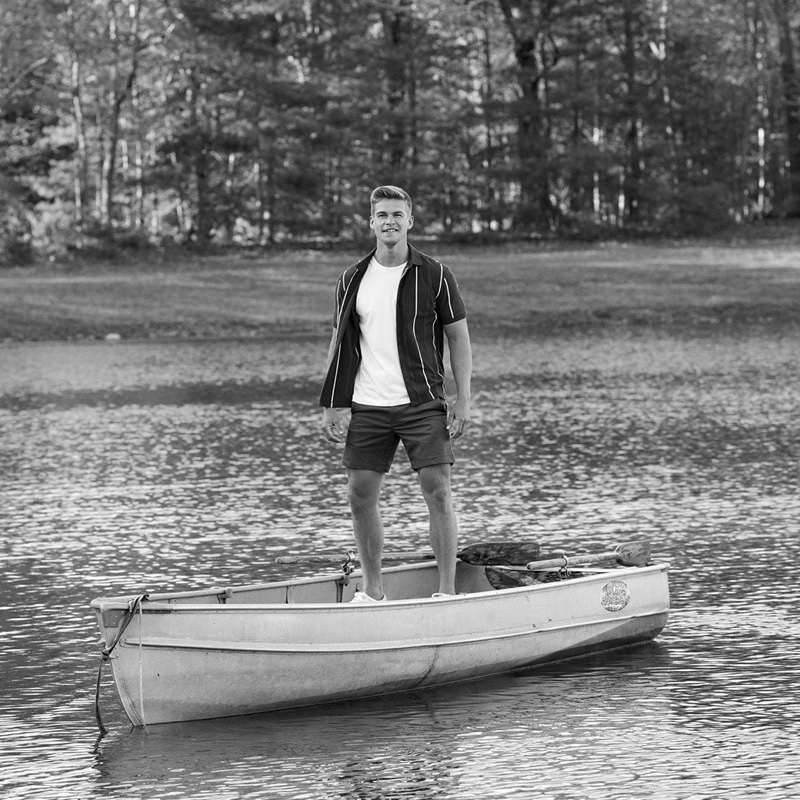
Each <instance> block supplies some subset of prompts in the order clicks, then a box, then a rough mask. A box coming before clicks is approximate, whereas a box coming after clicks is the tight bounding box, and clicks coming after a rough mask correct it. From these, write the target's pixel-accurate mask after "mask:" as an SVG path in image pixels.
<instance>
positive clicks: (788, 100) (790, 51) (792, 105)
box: [772, 0, 800, 217]
mask: <svg viewBox="0 0 800 800" xmlns="http://www.w3.org/2000/svg"><path fill="white" fill-rule="evenodd" d="M793 5H794V3H793V2H792V0H772V7H773V10H774V12H775V18H776V21H777V25H778V42H779V46H780V57H781V79H782V84H783V112H784V117H785V119H786V156H787V162H788V165H787V170H788V195H787V198H786V203H785V207H784V213H785V214H786V216H787V217H800V76H798V73H797V63H796V58H795V43H794V32H793V31H792V24H791V13H792V11H793Z"/></svg>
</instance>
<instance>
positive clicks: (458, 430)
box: [447, 398, 469, 439]
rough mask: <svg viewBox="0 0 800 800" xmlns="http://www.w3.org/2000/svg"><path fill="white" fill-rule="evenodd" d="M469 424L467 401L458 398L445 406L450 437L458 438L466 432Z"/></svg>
mask: <svg viewBox="0 0 800 800" xmlns="http://www.w3.org/2000/svg"><path fill="white" fill-rule="evenodd" d="M468 425H469V401H468V400H461V399H460V398H459V399H458V400H456V401H455V403H453V404H452V405H450V406H448V407H447V430H448V431H450V438H451V439H458V438H459V437H460V436H463V435H464V434H465V433H466V432H467V426H468Z"/></svg>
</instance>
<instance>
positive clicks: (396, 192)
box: [369, 186, 413, 217]
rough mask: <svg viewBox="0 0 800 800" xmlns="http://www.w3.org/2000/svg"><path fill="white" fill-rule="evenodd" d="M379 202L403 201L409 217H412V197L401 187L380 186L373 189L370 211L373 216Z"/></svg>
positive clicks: (370, 198)
mask: <svg viewBox="0 0 800 800" xmlns="http://www.w3.org/2000/svg"><path fill="white" fill-rule="evenodd" d="M379 200H403V201H404V202H405V204H406V207H407V208H408V215H409V217H410V216H411V212H412V210H413V206H412V203H411V195H410V194H409V193H408V192H407V191H406V190H405V189H401V188H400V187H399V186H379V187H378V188H377V189H373V191H372V194H371V195H370V197H369V210H370V213H371V214H374V213H375V204H376V203H377V202H378V201H379Z"/></svg>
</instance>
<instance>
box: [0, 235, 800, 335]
mask: <svg viewBox="0 0 800 800" xmlns="http://www.w3.org/2000/svg"><path fill="white" fill-rule="evenodd" d="M423 249H424V250H426V251H427V252H429V253H431V254H432V255H434V256H436V257H438V258H441V259H442V260H443V261H444V262H445V263H447V264H448V265H450V266H452V267H453V269H454V271H455V273H456V275H457V277H458V280H459V284H460V286H461V289H462V292H463V293H464V295H465V298H466V300H467V305H468V308H469V311H470V324H471V327H472V329H473V331H474V332H475V333H476V334H477V335H479V336H480V335H487V336H489V335H491V336H496V335H520V334H523V335H527V334H536V335H560V334H564V333H570V332H576V331H597V332H600V331H602V330H609V331H611V330H618V329H619V328H631V329H670V330H673V329H674V330H703V329H716V330H718V329H719V328H720V327H721V326H723V327H725V328H728V329H739V328H747V327H750V326H753V325H757V326H769V327H778V328H781V329H783V328H785V329H791V330H794V329H796V328H797V327H798V326H800V240H797V239H795V238H794V237H791V238H790V239H788V240H779V241H755V242H753V241H749V242H740V243H730V242H728V243H705V242H694V243H600V244H595V245H580V246H571V245H560V246H558V247H552V246H547V247H542V246H537V245H535V244H530V245H515V246H492V247H488V246H487V247H455V246H451V245H443V244H435V245H430V246H424V247H423ZM358 256H359V254H358V253H355V252H350V253H343V252H315V251H284V252H276V253H263V252H258V253H248V252H231V253H216V254H210V255H206V256H200V255H194V256H192V257H188V256H186V255H185V254H183V255H182V256H181V257H179V258H176V259H175V260H170V259H169V258H167V257H165V255H164V254H163V253H162V254H161V255H160V256H159V257H158V258H154V257H151V256H149V255H148V254H144V255H140V256H138V257H137V258H135V259H129V260H127V261H126V262H124V263H113V264H107V263H88V262H87V263H83V264H70V265H59V264H53V265H49V266H43V267H36V268H30V269H14V270H3V271H0V342H5V343H14V342H32V341H79V340H94V341H101V340H104V339H106V338H115V339H116V338H120V339H123V340H128V339H176V338H190V339H194V338H265V337H274V336H292V337H294V336H320V337H326V336H327V335H328V331H329V329H330V319H331V314H332V302H333V285H334V282H335V280H336V276H337V275H338V274H339V272H341V270H342V269H343V268H344V267H346V266H347V265H348V264H350V263H352V262H353V261H354V260H355V259H356V258H357V257H358Z"/></svg>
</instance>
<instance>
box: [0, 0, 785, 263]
mask: <svg viewBox="0 0 800 800" xmlns="http://www.w3.org/2000/svg"><path fill="white" fill-rule="evenodd" d="M0 25H1V27H0V263H2V264H4V265H8V264H25V263H31V262H34V261H35V260H36V259H38V258H42V257H45V258H47V257H49V258H50V259H51V260H52V259H54V258H59V257H62V256H65V255H66V254H69V253H81V252H82V253H87V254H91V253H97V254H100V255H103V256H107V255H109V254H111V253H113V252H116V251H118V250H119V249H120V248H149V247H154V246H165V245H187V246H190V245H201V246H212V245H224V246H241V247H254V246H255V247H268V246H281V245H293V244H296V245H303V246H317V245H319V244H328V245H333V244H336V243H343V244H347V243H352V242H355V241H359V242H360V241H361V240H362V238H363V235H364V233H365V227H366V221H367V219H368V216H369V207H368V193H369V191H370V189H371V188H373V187H374V186H376V185H379V184H381V183H392V184H397V185H400V186H403V187H404V188H406V189H407V190H408V191H409V192H410V193H411V194H412V196H413V197H414V198H415V218H416V222H417V227H416V230H417V231H418V232H422V233H423V234H425V235H429V236H432V237H442V238H450V239H452V240H455V241H460V242H470V241H481V242H492V241H502V240H505V239H507V238H525V239H537V238H544V237H553V238H557V237H589V238H596V237H600V236H604V235H609V234H613V235H620V234H623V233H624V234H629V235H632V236H636V235H653V234H657V235H667V236H675V235H691V234H698V233H701V234H705V233H713V232H714V231H718V230H721V229H723V228H726V227H729V226H731V225H746V224H748V223H751V222H753V221H758V220H763V219H767V218H789V217H795V218H796V217H800V73H798V69H800V65H798V63H797V59H798V51H799V50H800V3H798V2H797V0H387V1H386V2H377V0H271V1H268V0H263V1H261V0H224V1H223V2H220V0H2V5H0Z"/></svg>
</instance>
